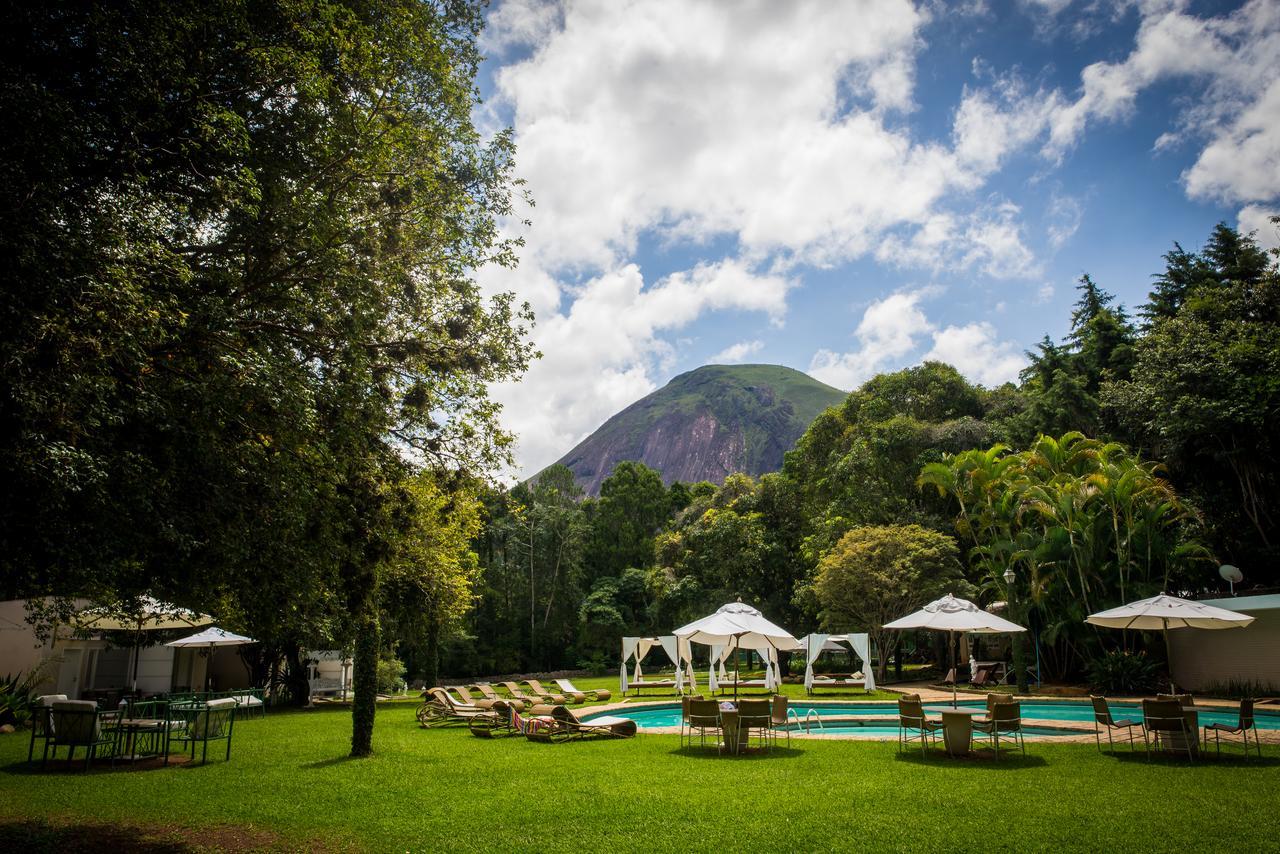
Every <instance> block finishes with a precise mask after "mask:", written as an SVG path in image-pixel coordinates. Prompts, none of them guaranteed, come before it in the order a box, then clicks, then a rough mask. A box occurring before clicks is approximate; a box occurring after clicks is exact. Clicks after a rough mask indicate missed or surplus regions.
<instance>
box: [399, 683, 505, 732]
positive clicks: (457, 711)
mask: <svg viewBox="0 0 1280 854" xmlns="http://www.w3.org/2000/svg"><path fill="white" fill-rule="evenodd" d="M422 697H423V700H424V702H423V703H422V705H421V706H419V707H418V711H417V713H416V716H417V718H418V724H419V725H420V726H422V727H423V728H424V729H425V728H430V727H434V726H447V725H449V724H465V723H470V722H471V720H472V719H474V718H476V717H478V716H480V715H487V714H489V712H490V710H489V709H481V708H479V707H478V706H469V705H467V704H465V703H459V702H458V701H457V700H455V699H454V698H453V697H452V696H450V695H449V693H448V692H447V691H445V690H444V689H443V688H428V689H427V690H425V691H423V692H422Z"/></svg>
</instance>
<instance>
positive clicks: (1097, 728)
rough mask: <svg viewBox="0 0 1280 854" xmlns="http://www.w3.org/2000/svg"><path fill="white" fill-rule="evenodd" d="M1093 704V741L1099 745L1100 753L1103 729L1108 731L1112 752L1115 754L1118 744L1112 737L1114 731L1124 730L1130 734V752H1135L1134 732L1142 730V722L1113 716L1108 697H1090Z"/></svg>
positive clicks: (1100, 750)
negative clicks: (1117, 718)
mask: <svg viewBox="0 0 1280 854" xmlns="http://www.w3.org/2000/svg"><path fill="white" fill-rule="evenodd" d="M1089 699H1090V700H1091V701H1092V702H1093V740H1094V741H1095V742H1096V743H1097V745H1098V752H1099V753H1101V752H1102V729H1103V727H1105V728H1106V730H1107V743H1108V744H1110V745H1111V751H1112V752H1113V753H1114V752H1115V749H1116V743H1115V740H1114V738H1113V737H1112V732H1113V731H1114V730H1118V729H1122V730H1124V731H1125V732H1127V733H1128V734H1129V750H1131V751H1132V750H1135V749H1136V748H1135V746H1134V740H1133V731H1134V730H1135V729H1137V730H1141V729H1142V721H1131V720H1129V719H1128V718H1121V719H1119V720H1116V718H1114V717H1112V715H1111V707H1110V706H1108V705H1107V698H1106V697H1094V696H1090V697H1089Z"/></svg>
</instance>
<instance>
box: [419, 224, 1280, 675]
mask: <svg viewBox="0 0 1280 854" xmlns="http://www.w3.org/2000/svg"><path fill="white" fill-rule="evenodd" d="M1164 261H1165V266H1164V269H1163V270H1161V271H1159V272H1158V273H1157V274H1155V275H1154V276H1153V285H1152V288H1151V291H1150V295H1149V297H1148V299H1147V301H1146V302H1145V303H1144V304H1143V305H1141V306H1139V307H1138V309H1137V311H1136V314H1131V313H1130V311H1129V310H1128V309H1127V308H1126V307H1125V306H1122V305H1119V304H1117V303H1116V301H1115V299H1114V297H1113V296H1112V294H1110V293H1108V292H1107V291H1106V290H1105V289H1104V288H1103V287H1102V286H1101V285H1099V284H1097V283H1095V282H1094V281H1093V280H1092V279H1091V278H1090V277H1089V276H1088V275H1085V276H1082V277H1081V279H1080V281H1079V283H1078V286H1077V294H1078V299H1077V300H1076V302H1075V306H1074V309H1073V311H1072V314H1071V318H1070V332H1069V334H1068V335H1067V337H1066V339H1065V340H1062V341H1054V340H1052V339H1051V338H1049V337H1048V336H1046V337H1045V338H1044V339H1043V340H1041V341H1040V342H1039V343H1038V344H1037V345H1036V347H1035V348H1034V350H1033V351H1031V352H1029V353H1028V354H1027V355H1028V359H1029V363H1028V365H1027V367H1026V368H1025V370H1024V371H1023V372H1022V374H1021V377H1020V380H1021V381H1020V382H1019V383H1018V384H1016V385H1015V384H1006V385H1004V386H1001V387H999V388H994V389H985V388H981V387H979V386H975V385H973V384H971V383H969V382H967V381H966V380H965V379H964V377H962V376H961V375H960V374H959V373H958V372H957V371H956V370H955V369H954V368H952V367H950V366H948V365H945V364H940V363H934V362H930V363H925V364H923V365H920V366H917V367H913V368H908V369H906V370H902V371H898V372H895V373H889V374H883V375H880V376H877V377H875V378H874V379H872V380H870V381H869V382H867V383H866V384H865V385H863V386H862V387H861V388H859V389H857V390H856V391H854V392H853V393H852V394H850V395H849V397H848V398H847V400H845V402H844V403H843V404H842V405H840V406H836V407H832V408H830V409H828V410H827V411H826V412H824V413H823V414H822V415H820V416H819V417H818V418H817V419H816V420H815V421H814V422H813V424H812V425H811V426H810V427H809V429H808V431H807V432H806V433H805V434H804V435H803V437H802V438H801V439H800V440H799V441H798V442H797V443H796V445H795V447H794V448H793V449H792V450H791V451H790V452H788V453H787V455H786V462H785V465H784V466H783V469H782V471H781V472H778V473H774V474H766V475H764V476H762V477H760V478H759V479H752V478H750V477H747V476H745V475H732V476H730V477H729V478H728V479H727V480H726V481H725V482H724V484H723V485H721V486H716V485H714V484H711V483H706V482H703V483H692V484H686V483H678V482H677V483H673V484H671V485H669V486H667V485H664V483H663V481H662V478H661V477H660V475H659V473H658V472H656V471H654V470H652V469H649V468H647V467H646V466H644V465H643V464H640V463H635V462H624V463H621V464H619V465H618V466H617V467H616V468H615V469H614V470H613V472H612V474H611V475H610V476H609V477H608V479H607V480H605V481H604V484H603V487H602V489H601V494H600V496H599V498H584V497H583V495H582V492H581V490H580V489H579V488H577V486H576V485H575V484H574V481H573V477H572V475H571V474H570V472H569V470H568V469H565V468H564V467H562V466H561V467H552V468H551V469H548V470H547V471H545V472H544V473H543V474H542V475H541V476H540V477H538V478H537V479H536V482H532V483H521V484H519V485H517V486H514V487H513V488H510V489H486V490H483V491H482V492H481V493H480V495H479V497H478V500H479V502H480V504H481V505H482V508H483V509H482V515H483V523H482V524H481V525H480V532H479V534H478V536H477V537H476V539H475V540H474V551H475V554H476V555H477V557H478V561H477V563H476V565H475V567H474V575H473V577H472V582H471V583H472V585H473V586H472V588H471V591H470V594H469V595H470V597H471V599H472V605H473V607H472V608H471V609H470V610H469V611H468V609H467V607H466V606H465V605H464V606H463V607H462V609H461V610H462V611H464V612H466V616H465V617H463V618H462V619H459V620H457V621H455V623H454V624H453V625H452V627H451V630H450V632H449V633H448V635H447V637H445V639H444V642H443V644H442V645H441V646H440V647H439V650H440V651H439V662H440V665H439V666H440V672H442V673H444V674H449V675H468V674H481V673H499V672H516V671H533V670H546V669H554V668H562V667H568V668H586V669H591V670H594V671H603V670H605V669H606V668H611V667H613V666H616V660H615V659H616V656H617V655H618V638H619V637H620V636H622V635H645V634H660V633H663V632H666V631H669V630H670V629H671V628H673V627H675V626H677V625H680V624H682V623H683V622H685V621H687V620H690V619H693V618H696V617H698V616H701V615H702V614H704V613H707V612H709V611H710V610H714V608H716V607H717V606H718V605H720V604H722V603H723V602H725V601H731V600H733V599H735V598H737V597H741V598H742V599H743V600H744V601H747V602H751V603H753V604H755V605H756V606H758V607H760V608H761V609H762V610H763V611H764V612H765V613H766V614H767V615H769V616H770V617H771V618H773V619H775V620H777V621H778V622H780V623H781V624H783V625H786V626H788V627H791V628H792V629H793V630H794V631H796V632H798V633H802V632H806V631H809V630H816V629H818V628H820V627H821V628H826V629H831V630H834V631H848V630H862V631H867V630H872V631H874V630H875V629H876V628H878V625H876V622H875V610H874V604H875V602H876V601H878V597H879V599H881V600H882V599H884V598H885V597H889V596H890V595H891V591H890V588H891V587H893V585H894V584H903V583H905V584H906V586H907V588H908V589H907V590H906V594H907V595H906V596H905V597H901V598H898V599H893V600H892V601H893V602H894V603H895V604H896V605H897V606H899V607H902V608H903V612H905V611H906V610H909V609H910V608H915V607H919V606H920V605H922V604H924V603H925V602H927V601H929V599H930V598H932V597H933V596H934V595H935V594H939V595H940V594H941V593H942V592H945V591H946V590H956V591H960V590H963V591H965V592H967V593H968V594H970V595H973V596H975V597H977V598H978V599H979V600H980V601H982V602H990V601H995V600H999V601H1005V600H1008V599H1009V596H1008V594H1009V592H1010V591H1008V590H1007V589H1005V588H1006V584H1005V582H1004V580H1003V578H1002V575H1003V573H1004V571H1005V569H1006V568H1009V567H1012V568H1013V569H1014V570H1015V573H1016V576H1017V578H1018V581H1017V582H1015V583H1017V584H1020V585H1022V587H1021V592H1022V596H1021V601H1022V602H1024V603H1025V604H1024V605H1023V607H1022V609H1021V612H1020V613H1018V614H1015V617H1016V618H1020V619H1024V620H1026V621H1027V622H1028V624H1029V625H1030V626H1031V627H1032V629H1033V631H1034V632H1035V634H1036V636H1037V638H1038V639H1039V641H1040V646H1041V650H1042V653H1043V656H1044V661H1043V662H1042V666H1043V668H1044V674H1043V675H1044V676H1045V678H1054V679H1070V678H1079V677H1081V676H1082V675H1083V674H1084V673H1085V672H1086V671H1087V669H1088V668H1089V666H1090V665H1091V664H1092V663H1094V662H1096V661H1097V660H1099V659H1100V658H1102V657H1104V656H1105V655H1106V654H1107V653H1108V652H1110V651H1112V650H1114V649H1115V648H1116V647H1118V646H1121V645H1124V646H1133V645H1135V644H1137V643H1140V639H1137V638H1135V637H1133V636H1132V633H1112V634H1110V635H1104V634H1099V633H1097V632H1096V631H1094V630H1092V629H1091V628H1089V627H1086V626H1085V625H1084V624H1083V623H1082V620H1083V618H1084V616H1085V615H1086V614H1087V613H1089V612H1090V611H1094V610H1099V609H1102V608H1106V607H1112V606H1115V605H1118V604H1121V603H1123V602H1125V601H1131V600H1133V599H1137V598H1141V597H1144V596H1148V595H1154V594H1155V593H1157V592H1161V591H1168V592H1173V593H1182V594H1197V593H1203V592H1206V591H1212V590H1215V589H1217V588H1218V587H1219V586H1221V585H1222V582H1221V579H1220V577H1219V575H1218V572H1217V568H1218V566H1219V565H1220V564H1221V563H1230V564H1233V565H1235V566H1238V567H1241V568H1242V569H1243V571H1244V573H1245V576H1246V579H1247V581H1248V582H1249V583H1250V584H1252V585H1256V586H1259V587H1271V586H1275V585H1276V584H1280V571H1278V570H1277V568H1276V567H1277V563H1276V557H1277V544H1276V543H1275V542H1274V540H1275V538H1276V534H1275V528H1274V521H1273V519H1274V514H1275V513H1276V512H1277V509H1278V508H1277V502H1280V469H1278V463H1280V460H1278V459H1277V454H1276V448H1275V446H1274V441H1275V440H1274V439H1273V437H1274V436H1276V435H1277V427H1280V423H1278V420H1280V280H1278V278H1277V271H1276V264H1275V258H1274V257H1271V255H1269V254H1268V253H1267V252H1265V251H1263V250H1262V249H1261V248H1260V247H1259V245H1258V244H1257V242H1256V240H1255V239H1254V237H1253V236H1252V235H1242V234H1239V233H1238V232H1236V231H1235V230H1233V229H1232V228H1230V227H1228V226H1226V225H1221V224H1220V225H1218V226H1217V227H1216V228H1215V229H1214V230H1213V232H1212V233H1211V234H1210V235H1209V236H1208V239H1207V240H1206V242H1205V244H1204V246H1203V247H1202V248H1201V249H1200V250H1199V251H1187V250H1185V249H1183V247H1181V246H1180V245H1177V244H1175V245H1174V247H1173V248H1172V249H1171V250H1170V251H1169V252H1168V253H1167V254H1166V255H1165V256H1164ZM929 538H933V539H929ZM938 538H941V542H940V543H939V542H938ZM929 548H940V551H939V552H938V553H937V554H936V555H934V557H935V558H936V559H934V560H931V561H929V562H928V567H927V569H926V570H925V571H924V572H923V574H917V575H911V576H908V575H907V572H908V570H907V568H906V566H907V564H908V563H910V561H905V562H904V561H901V560H899V561H897V564H896V565H895V564H894V562H893V561H890V563H889V565H888V566H887V569H886V573H885V575H884V577H881V578H878V579H877V578H870V577H868V576H870V575H871V574H872V573H870V571H869V570H867V569H866V567H868V566H871V565H874V564H876V561H877V559H878V557H877V556H879V557H880V559H883V555H884V553H885V552H886V551H890V552H893V551H894V550H895V549H900V550H905V551H906V552H910V551H911V550H913V549H914V550H916V552H917V553H919V552H920V550H921V549H929ZM842 566H849V567H852V570H851V571H849V572H841V567H842ZM849 585H855V586H856V587H855V588H854V589H851V588H850V587H849ZM854 592H856V594H857V595H856V596H854V597H852V598H853V599H855V600H856V601H857V603H858V604H857V605H854V606H851V605H850V596H851V594H852V593H854ZM1015 598H1016V597H1015ZM879 641H880V644H881V647H882V648H883V647H887V646H889V645H891V644H893V643H895V642H896V639H893V638H890V637H888V636H887V634H885V635H884V636H881V637H880V638H879ZM890 649H891V647H890ZM889 651H890V650H889V649H882V652H885V653H888V652H889ZM1153 653H1155V654H1159V653H1158V650H1157V649H1153ZM402 655H403V656H404V658H405V661H406V662H407V663H408V664H409V669H410V671H411V673H413V674H414V675H416V676H418V677H421V678H425V679H427V680H428V681H431V680H433V679H434V678H436V668H435V667H433V666H432V665H433V663H434V660H435V658H436V653H435V650H434V649H432V650H430V651H428V650H425V649H423V648H422V647H420V646H416V647H415V646H413V645H405V646H403V647H402Z"/></svg>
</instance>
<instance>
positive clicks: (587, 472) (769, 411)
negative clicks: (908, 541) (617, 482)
mask: <svg viewBox="0 0 1280 854" xmlns="http://www.w3.org/2000/svg"><path fill="white" fill-rule="evenodd" d="M845 396H846V395H845V392H842V391H840V390H839V389H835V388H832V387H831V386H829V385H824V384H823V383H820V382H818V381H817V380H815V379H814V378H813V377H810V376H809V375H807V374H803V373H801V372H799V371H796V370H792V369H791V368H784V367H782V366H780V365H706V366H705V367H701V368H698V369H697V370H694V371H689V372H688V373H686V374H680V375H679V376H677V377H675V378H674V379H672V380H671V382H669V383H667V385H666V386H665V387H663V388H661V389H658V390H657V391H655V392H653V393H652V394H650V395H649V396H648V397H645V398H642V399H641V400H638V401H636V402H635V403H633V404H631V405H630V406H628V407H627V408H626V409H624V410H622V411H621V412H619V413H618V414H617V415H615V416H613V417H612V418H610V419H609V420H608V421H606V422H605V423H604V424H603V425H602V426H601V427H600V429H598V430H596V431H595V432H594V433H592V434H591V435H590V436H588V437H587V438H586V439H584V440H582V442H580V443H579V444H578V446H577V447H575V448H574V449H573V450H572V451H570V452H569V453H567V454H565V455H564V456H563V457H562V458H561V459H560V460H559V462H560V463H561V464H563V465H566V466H568V467H569V469H570V470H572V471H573V473H574V475H575V476H576V477H577V479H578V482H579V483H580V484H582V486H583V488H584V489H586V491H587V493H588V494H590V495H596V494H598V493H599V491H600V484H601V482H602V481H603V480H604V479H605V478H606V477H608V476H609V472H611V471H613V467H614V466H615V465H616V464H618V463H619V462H621V461H623V460H640V461H641V462H643V463H645V465H648V466H651V467H652V468H655V469H657V470H658V471H660V472H661V473H662V477H663V479H664V480H665V481H667V482H668V483H670V482H672V481H675V480H681V481H685V482H694V481H699V480H710V481H713V482H715V483H721V482H723V481H724V479H725V477H727V476H728V475H730V474H732V473H734V472H746V473H747V474H751V475H760V474H764V473H765V472H771V471H777V470H779V469H780V468H782V455H783V453H784V452H785V451H787V450H789V449H790V448H791V446H792V445H794V444H795V441H796V439H798V438H800V435H801V434H802V433H804V431H805V429H806V428H807V427H808V426H809V424H810V423H811V422H812V421H813V419H814V418H816V417H817V416H818V414H819V413H820V412H822V411H823V410H824V409H826V408H827V407H829V406H834V405H835V404H838V403H840V402H842V401H843V400H844V399H845Z"/></svg>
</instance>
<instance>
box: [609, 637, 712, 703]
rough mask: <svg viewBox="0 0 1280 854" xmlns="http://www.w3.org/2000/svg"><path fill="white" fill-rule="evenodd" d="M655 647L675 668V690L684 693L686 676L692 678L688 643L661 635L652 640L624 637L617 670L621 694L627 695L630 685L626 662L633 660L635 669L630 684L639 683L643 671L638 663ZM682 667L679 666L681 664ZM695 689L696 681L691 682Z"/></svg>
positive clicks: (691, 663)
mask: <svg viewBox="0 0 1280 854" xmlns="http://www.w3.org/2000/svg"><path fill="white" fill-rule="evenodd" d="M655 646H660V647H662V651H663V652H665V653H666V654H667V658H668V659H670V660H671V663H672V664H674V665H675V668H676V690H677V691H684V680H685V678H686V674H687V676H688V678H689V679H690V680H694V677H693V661H692V654H691V652H690V650H689V642H688V641H686V640H683V639H678V638H677V637H676V636H675V635H663V636H661V637H654V638H638V637H624V638H623V639H622V666H621V667H620V668H619V669H618V687H619V688H620V689H621V690H622V693H623V694H626V693H627V689H628V688H630V684H629V683H628V681H627V662H628V661H629V660H630V659H632V658H635V660H636V663H635V669H634V670H633V672H632V675H631V681H632V682H639V681H640V680H641V679H642V678H643V677H644V671H642V670H641V669H640V662H641V661H642V660H644V657H645V656H646V655H648V654H649V650H651V649H653V648H654V647H655ZM682 661H683V662H684V666H683V667H682V666H681V662H682ZM693 684H694V686H695V687H696V685H697V682H696V680H694V681H693Z"/></svg>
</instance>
